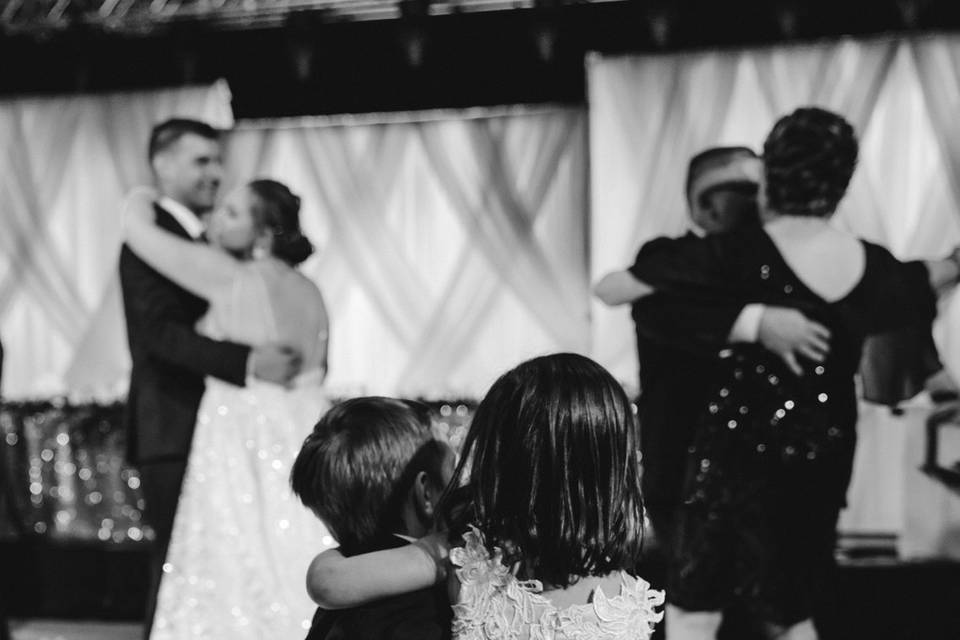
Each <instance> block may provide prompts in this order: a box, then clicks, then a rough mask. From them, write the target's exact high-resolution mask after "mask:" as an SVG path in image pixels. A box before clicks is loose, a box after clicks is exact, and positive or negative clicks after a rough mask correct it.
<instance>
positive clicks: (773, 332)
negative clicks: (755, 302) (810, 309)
mask: <svg viewBox="0 0 960 640" xmlns="http://www.w3.org/2000/svg"><path fill="white" fill-rule="evenodd" d="M757 341H758V342H759V343H760V344H762V345H763V346H764V347H766V348H767V350H769V351H772V352H773V353H775V354H777V355H778V356H780V357H781V358H783V361H784V362H786V363H787V366H788V367H790V370H791V371H793V372H794V373H795V374H797V375H798V376H799V375H803V369H802V368H801V367H800V363H799V362H798V361H797V357H798V356H803V357H804V358H807V359H809V360H813V361H814V362H823V361H824V359H826V357H827V354H829V353H830V330H829V329H827V328H826V327H825V326H823V325H822V324H820V323H819V322H814V321H813V320H811V319H809V318H808V317H807V316H805V315H803V314H802V313H800V312H799V311H797V310H796V309H789V308H786V307H766V306H765V307H764V308H763V315H762V316H761V317H760V327H759V331H758V332H757Z"/></svg>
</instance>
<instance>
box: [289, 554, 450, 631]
mask: <svg viewBox="0 0 960 640" xmlns="http://www.w3.org/2000/svg"><path fill="white" fill-rule="evenodd" d="M405 544H408V543H407V542H406V541H404V540H401V539H400V538H397V537H391V540H390V541H387V542H384V544H382V545H378V547H377V548H378V549H390V548H396V547H401V546H403V545H405ZM450 619H451V611H450V602H449V601H448V600H447V596H446V592H445V591H444V589H443V588H442V587H434V588H431V589H422V590H420V591H414V592H412V593H406V594H404V595H402V596H396V597H393V598H386V599H384V600H378V601H377V602H373V603H370V604H367V605H363V606H361V607H356V608H354V609H341V610H339V611H324V610H323V609H317V614H316V615H315V616H314V618H313V626H312V627H311V628H310V633H309V634H308V635H307V639H306V640H449V638H450Z"/></svg>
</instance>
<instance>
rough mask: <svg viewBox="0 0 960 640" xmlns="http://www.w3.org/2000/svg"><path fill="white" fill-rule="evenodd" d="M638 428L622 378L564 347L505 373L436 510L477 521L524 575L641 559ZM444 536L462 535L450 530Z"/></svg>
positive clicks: (460, 520)
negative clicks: (442, 501) (440, 507)
mask: <svg viewBox="0 0 960 640" xmlns="http://www.w3.org/2000/svg"><path fill="white" fill-rule="evenodd" d="M638 447H639V438H638V435H637V426H636V420H635V418H634V415H633V411H632V408H631V406H630V402H629V400H628V399H627V396H626V394H625V393H624V391H623V388H622V387H621V386H620V385H619V384H618V383H617V381H616V380H614V379H613V377H612V376H611V375H610V374H609V373H608V372H607V371H606V370H605V369H604V368H603V367H601V366H600V365H598V364H597V363H595V362H594V361H592V360H590V359H588V358H585V357H583V356H580V355H576V354H571V353H560V354H554V355H549V356H544V357H540V358H535V359H533V360H529V361H527V362H524V363H522V364H520V365H519V366H517V367H516V368H515V369H513V370H511V371H508V372H507V373H505V374H504V375H503V376H502V377H501V378H500V379H499V380H497V381H496V382H495V383H494V384H493V386H492V387H491V388H490V390H489V392H488V393H487V395H486V397H485V398H484V399H483V401H482V402H481V403H480V405H479V407H478V408H477V412H476V414H475V415H474V418H473V422H472V424H471V426H470V430H469V432H468V433H467V436H466V438H465V440H464V445H463V451H462V457H461V461H460V463H459V465H458V466H457V470H456V475H455V476H454V480H453V481H452V482H451V484H450V486H451V487H457V486H458V485H460V484H461V483H463V486H460V488H459V489H453V490H450V491H448V495H447V496H445V499H444V506H443V507H442V509H443V511H444V512H445V513H446V514H447V515H448V524H449V525H450V531H451V536H452V537H454V536H458V535H460V534H462V533H463V532H464V530H465V529H466V527H467V525H469V524H475V525H476V526H477V527H479V528H480V529H481V531H482V532H483V533H484V534H485V537H486V541H487V544H488V545H489V546H490V548H491V550H492V548H493V547H500V548H501V549H502V550H503V552H504V558H503V560H504V563H505V564H506V565H507V566H514V565H515V564H516V565H518V566H519V573H518V577H519V578H520V579H537V580H541V581H543V582H545V583H547V584H549V585H552V586H555V587H559V588H563V587H567V586H569V585H571V584H573V583H575V582H577V580H578V579H579V578H580V577H584V576H603V575H606V574H608V573H610V572H611V571H616V570H623V569H626V570H631V569H633V567H634V566H635V565H636V564H637V561H638V559H639V557H640V546H641V539H642V537H643V504H642V500H641V493H640V460H639V454H638V452H637V449H638ZM451 542H454V543H456V542H462V541H460V540H458V539H452V540H451Z"/></svg>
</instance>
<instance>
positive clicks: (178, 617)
mask: <svg viewBox="0 0 960 640" xmlns="http://www.w3.org/2000/svg"><path fill="white" fill-rule="evenodd" d="M148 155H149V161H150V166H151V169H152V171H153V175H154V178H155V184H156V191H154V190H152V189H146V188H139V189H135V190H134V191H133V192H132V193H131V194H130V195H129V196H128V198H127V202H126V204H125V211H124V216H125V220H124V225H125V233H124V236H125V241H126V243H125V245H124V247H123V250H122V253H121V257H120V279H121V285H122V291H123V301H124V311H125V314H126V320H127V332H128V338H129V344H130V353H131V356H132V360H133V370H132V373H131V381H130V392H129V398H128V403H127V411H126V416H125V426H126V433H127V452H128V459H129V461H130V462H131V463H133V464H134V465H135V466H136V467H137V468H138V469H139V472H140V477H141V486H142V489H143V493H144V497H145V499H146V511H145V515H146V518H147V520H148V522H149V523H150V524H151V525H152V527H153V529H154V531H155V536H156V537H155V540H154V548H153V555H152V559H151V570H152V576H151V590H150V594H149V603H148V612H147V621H146V628H145V633H146V635H147V637H152V638H177V639H179V638H188V637H189V638H212V637H230V638H274V637H277V638H280V637H283V638H291V637H298V636H302V635H303V634H304V633H306V629H307V628H309V620H310V616H311V613H312V605H311V604H310V602H309V600H308V599H307V597H306V594H305V593H304V592H303V591H304V590H303V587H302V584H303V571H304V568H305V567H306V565H307V563H308V562H309V560H310V559H311V557H312V556H313V555H314V554H315V553H316V551H317V550H318V549H321V548H323V546H324V544H323V542H322V540H323V538H324V537H325V536H326V530H325V529H324V528H323V527H322V526H321V525H320V523H318V522H317V521H316V520H315V519H314V518H313V517H312V516H311V514H310V513H309V512H308V511H307V510H306V509H304V508H303V507H302V506H301V505H300V504H299V503H298V502H297V501H296V500H295V499H294V498H293V497H292V494H291V492H290V489H289V485H288V478H289V471H290V466H291V465H292V462H293V459H294V458H295V456H296V454H297V451H298V450H299V448H300V444H301V442H302V441H303V438H304V437H305V436H306V435H307V433H309V426H310V425H312V424H313V423H314V422H316V419H317V417H318V415H320V414H321V413H322V412H323V411H324V410H325V408H326V406H327V402H326V400H325V399H324V395H323V393H322V387H321V383H322V381H323V377H324V374H325V371H326V358H327V334H328V329H327V314H326V310H325V308H324V304H323V298H322V297H321V295H320V292H319V291H318V289H317V288H316V286H315V285H314V284H313V283H312V282H311V281H310V280H309V279H307V278H306V277H304V276H303V275H301V274H300V273H299V272H298V271H297V270H296V266H297V265H298V264H300V263H301V262H302V261H303V260H305V259H306V258H307V257H308V256H309V255H310V254H311V252H312V250H313V249H312V247H311V245H310V242H309V241H308V240H307V239H306V237H305V236H304V235H303V233H302V231H301V228H300V221H299V209H300V201H299V198H297V196H295V195H294V194H292V193H291V192H290V190H289V189H288V188H287V187H286V186H284V185H283V184H280V183H279V182H275V181H272V180H254V181H253V182H250V183H249V184H246V185H244V186H242V187H240V188H239V189H237V190H236V191H235V192H233V193H232V194H230V195H229V196H228V197H227V198H226V200H225V201H224V202H223V203H221V204H219V206H217V201H216V197H217V192H218V189H219V186H220V180H221V174H222V167H221V150H220V141H219V134H218V132H217V131H216V130H214V129H213V128H211V127H210V126H208V125H206V124H204V123H201V122H196V121H193V120H185V119H173V120H169V121H167V122H164V123H162V124H160V125H158V126H156V127H155V128H154V129H153V132H152V134H151V136H150V143H149V153H148Z"/></svg>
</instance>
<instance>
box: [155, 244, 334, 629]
mask: <svg viewBox="0 0 960 640" xmlns="http://www.w3.org/2000/svg"><path fill="white" fill-rule="evenodd" d="M270 268H274V269H276V268H277V267H276V266H275V265H274V266H272V267H271V266H270V265H264V264H258V263H257V262H250V263H247V264H246V265H244V266H243V267H242V268H241V269H239V272H238V275H237V276H236V278H235V279H234V282H233V285H232V286H231V287H229V290H225V291H223V292H222V295H217V296H214V297H213V298H212V299H211V300H210V310H209V312H208V314H207V316H206V317H205V318H204V320H203V321H202V326H201V327H200V330H201V331H202V332H203V333H204V334H205V335H208V336H211V337H213V338H217V339H229V340H233V341H236V342H241V343H246V344H253V345H257V344H267V343H272V342H278V341H282V339H283V338H284V336H281V335H279V332H278V328H277V325H278V323H277V322H276V319H275V318H274V311H273V309H274V308H275V305H274V301H273V300H271V298H270V295H269V289H268V286H267V281H266V280H265V277H264V275H265V273H266V272H265V269H270ZM321 380H322V376H321V372H320V369H319V368H318V367H314V368H312V369H310V370H307V371H305V372H304V373H303V374H301V375H300V376H299V377H298V378H297V379H296V380H295V381H294V384H293V386H292V388H289V389H286V388H283V387H280V386H277V385H272V384H269V383H263V382H258V381H253V382H250V383H248V385H247V386H246V387H244V388H241V387H235V386H233V385H230V384H227V383H224V382H221V381H219V380H214V379H208V380H207V390H206V394H205V395H204V397H203V401H202V403H201V406H200V411H199V414H198V421H197V426H196V430H195V432H194V436H193V445H192V447H191V451H190V457H189V460H188V464H187V472H186V477H185V479H184V484H183V489H182V491H181V494H180V502H179V505H178V507H177V516H176V520H175V523H174V528H173V536H172V539H171V541H170V547H169V552H168V554H167V560H166V563H165V565H164V575H163V580H162V582H161V584H160V592H159V595H158V602H157V613H156V618H155V620H154V626H153V631H152V634H151V638H154V639H156V640H166V639H175V640H182V639H185V638H190V639H193V640H200V639H209V638H224V639H227V638H229V639H230V640H241V639H251V640H252V639H261V638H262V639H268V638H269V639H275V638H302V637H303V636H305V635H306V632H307V630H308V629H309V628H310V620H311V618H312V614H313V610H314V605H313V604H312V603H311V602H310V600H309V598H308V597H307V594H306V589H305V585H304V576H305V575H306V569H307V566H308V565H309V563H310V560H311V559H312V558H313V556H314V555H315V554H317V553H319V552H320V551H322V550H323V549H324V548H326V547H329V546H330V545H331V543H332V541H331V540H330V538H329V535H328V534H327V531H326V530H325V529H324V527H323V525H322V524H321V523H320V521H319V520H317V518H316V517H315V516H314V515H313V514H312V513H311V512H310V511H309V510H307V509H306V508H305V507H303V506H302V505H301V504H300V502H299V500H297V498H296V497H295V496H294V495H293V494H292V493H291V491H290V484H289V474H290V467H291V465H292V463H293V460H294V458H295V457H296V455H297V452H298V451H299V449H300V445H301V444H302V442H303V439H304V438H305V437H306V436H307V434H308V433H310V431H311V429H312V427H313V425H314V424H315V423H316V421H317V419H318V418H319V417H320V415H321V414H322V412H323V411H324V410H325V409H326V407H327V405H328V403H327V401H326V399H325V397H324V394H323V391H322V388H321Z"/></svg>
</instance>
